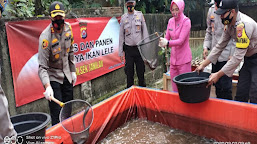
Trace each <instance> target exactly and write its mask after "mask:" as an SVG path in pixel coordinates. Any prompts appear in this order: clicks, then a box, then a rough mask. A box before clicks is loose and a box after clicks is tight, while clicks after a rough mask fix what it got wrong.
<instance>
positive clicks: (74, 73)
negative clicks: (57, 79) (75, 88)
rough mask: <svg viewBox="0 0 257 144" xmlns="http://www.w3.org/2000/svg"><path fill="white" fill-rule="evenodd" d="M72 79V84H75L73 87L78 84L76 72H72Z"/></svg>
mask: <svg viewBox="0 0 257 144" xmlns="http://www.w3.org/2000/svg"><path fill="white" fill-rule="evenodd" d="M71 77H72V83H73V85H75V83H76V81H77V75H76V72H71Z"/></svg>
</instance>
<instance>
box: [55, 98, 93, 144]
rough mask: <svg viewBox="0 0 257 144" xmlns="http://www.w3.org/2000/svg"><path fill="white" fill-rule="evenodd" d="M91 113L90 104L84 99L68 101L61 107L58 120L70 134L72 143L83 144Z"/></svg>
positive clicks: (91, 118) (85, 139)
mask: <svg viewBox="0 0 257 144" xmlns="http://www.w3.org/2000/svg"><path fill="white" fill-rule="evenodd" d="M93 115H94V114H93V109H92V107H91V105H90V104H89V103H88V102H86V101H84V100H72V101H68V102H66V103H65V105H64V107H62V109H61V112H60V116H59V118H60V122H61V125H62V127H63V128H64V129H65V130H66V131H67V132H68V133H69V134H70V136H71V138H72V141H73V143H74V144H84V143H85V142H86V141H87V139H88V137H89V128H90V126H91V124H92V122H93Z"/></svg>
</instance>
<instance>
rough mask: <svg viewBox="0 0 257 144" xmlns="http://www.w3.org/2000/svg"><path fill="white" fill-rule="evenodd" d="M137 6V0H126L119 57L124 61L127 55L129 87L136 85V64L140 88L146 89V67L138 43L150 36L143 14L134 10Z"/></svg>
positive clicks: (126, 67) (121, 23)
mask: <svg viewBox="0 0 257 144" xmlns="http://www.w3.org/2000/svg"><path fill="white" fill-rule="evenodd" d="M135 5H136V1H135V0H126V6H127V9H128V13H125V14H124V15H122V17H121V20H120V39H119V56H120V58H121V60H122V61H124V55H125V60H126V63H125V73H126V75H127V87H130V86H132V85H133V84H134V63H135V64H136V72H137V77H138V80H139V86H143V87H145V86H146V84H145V78H144V72H145V65H144V61H143V59H142V57H141V55H140V52H139V50H138V47H137V43H138V42H139V41H140V40H142V39H144V38H146V37H147V36H148V31H147V27H146V23H145V19H144V16H143V14H142V12H140V11H136V10H134V8H135ZM124 53H125V54H124Z"/></svg>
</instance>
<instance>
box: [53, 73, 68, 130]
mask: <svg viewBox="0 0 257 144" xmlns="http://www.w3.org/2000/svg"><path fill="white" fill-rule="evenodd" d="M50 83H51V86H52V88H53V91H54V97H55V98H56V99H58V100H60V101H62V102H64V103H65V102H67V101H70V100H72V99H73V86H72V84H71V83H70V82H69V81H68V79H67V78H66V77H65V78H64V80H63V84H60V83H58V82H55V81H51V82H50ZM49 107H50V114H51V118H52V125H55V124H57V123H59V122H60V121H59V114H60V111H61V107H60V106H59V105H58V104H56V103H55V102H53V101H51V102H49Z"/></svg>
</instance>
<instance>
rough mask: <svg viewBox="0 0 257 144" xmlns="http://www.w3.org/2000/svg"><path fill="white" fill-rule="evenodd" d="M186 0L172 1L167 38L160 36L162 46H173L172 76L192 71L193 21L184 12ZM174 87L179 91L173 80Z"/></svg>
mask: <svg viewBox="0 0 257 144" xmlns="http://www.w3.org/2000/svg"><path fill="white" fill-rule="evenodd" d="M184 7H185V3H184V0H173V1H171V6H170V11H171V14H172V18H170V20H169V23H168V26H167V31H166V36H165V38H160V42H159V45H160V46H161V47H166V46H167V47H171V55H170V78H171V81H172V79H173V78H174V77H175V76H177V75H179V74H182V73H186V72H191V60H192V54H191V49H190V47H189V36H190V29H191V21H190V19H189V18H188V17H186V16H185V15H184V13H183V11H184ZM171 83H172V89H173V91H175V92H177V91H178V89H177V86H176V84H175V83H174V82H173V81H172V82H171Z"/></svg>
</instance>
